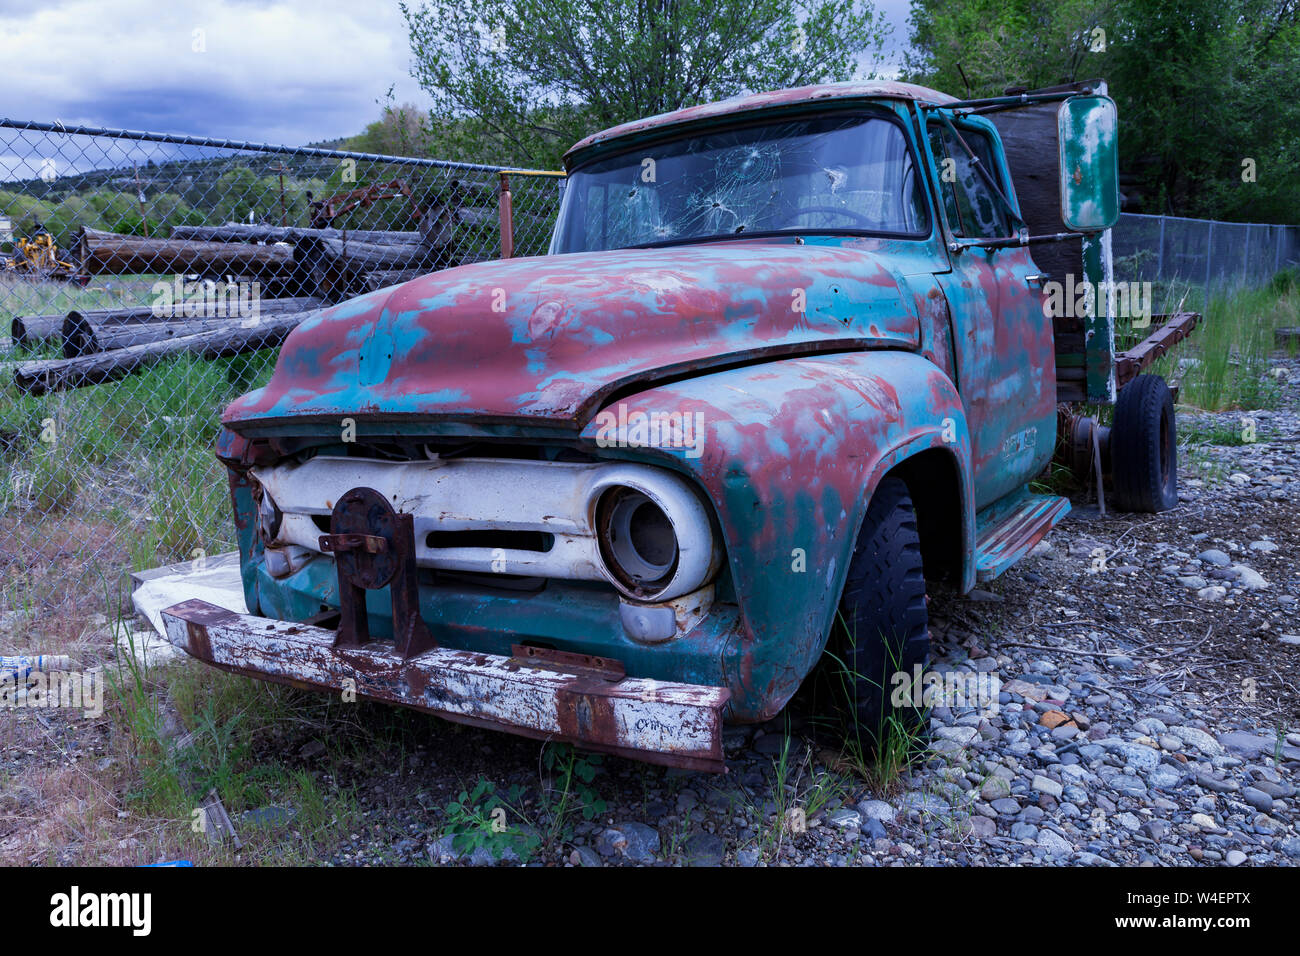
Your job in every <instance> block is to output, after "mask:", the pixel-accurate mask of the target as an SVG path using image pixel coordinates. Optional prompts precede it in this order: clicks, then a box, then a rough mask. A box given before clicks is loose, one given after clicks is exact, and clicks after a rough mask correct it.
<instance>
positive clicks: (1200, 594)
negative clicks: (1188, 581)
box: [1196, 584, 1228, 602]
mask: <svg viewBox="0 0 1300 956" xmlns="http://www.w3.org/2000/svg"><path fill="white" fill-rule="evenodd" d="M1227 596H1228V589H1227V588H1225V587H1221V586H1219V585H1217V584H1211V585H1210V586H1209V587H1206V588H1201V589H1200V590H1199V591H1197V592H1196V597H1197V599H1198V600H1201V601H1210V602H1214V601H1222V600H1223V599H1224V598H1225V597H1227Z"/></svg>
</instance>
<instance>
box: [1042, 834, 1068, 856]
mask: <svg viewBox="0 0 1300 956" xmlns="http://www.w3.org/2000/svg"><path fill="white" fill-rule="evenodd" d="M1038 845H1039V846H1041V847H1042V848H1043V849H1045V850H1046V851H1047V853H1048V855H1049V856H1064V855H1066V854H1068V853H1072V852H1074V846H1073V845H1072V844H1071V843H1070V842H1069V841H1068V840H1066V839H1065V837H1063V836H1061V835H1060V834H1059V833H1057V832H1056V831H1055V830H1041V831H1039V834H1038Z"/></svg>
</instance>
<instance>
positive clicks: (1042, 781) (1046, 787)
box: [1030, 776, 1062, 800]
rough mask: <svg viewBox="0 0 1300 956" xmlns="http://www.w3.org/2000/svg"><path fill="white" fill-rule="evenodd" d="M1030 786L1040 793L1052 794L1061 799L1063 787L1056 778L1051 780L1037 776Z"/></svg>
mask: <svg viewBox="0 0 1300 956" xmlns="http://www.w3.org/2000/svg"><path fill="white" fill-rule="evenodd" d="M1030 786H1031V787H1032V788H1033V789H1034V790H1037V791H1038V792H1040V793H1047V794H1051V795H1052V796H1053V797H1055V798H1056V799H1058V800H1059V799H1061V793H1062V787H1061V785H1060V784H1059V783H1057V782H1056V781H1055V780H1049V779H1048V778H1047V777H1043V776H1036V777H1034V781H1033V783H1031V784H1030Z"/></svg>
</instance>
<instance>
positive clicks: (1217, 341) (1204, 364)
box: [1119, 268, 1300, 411]
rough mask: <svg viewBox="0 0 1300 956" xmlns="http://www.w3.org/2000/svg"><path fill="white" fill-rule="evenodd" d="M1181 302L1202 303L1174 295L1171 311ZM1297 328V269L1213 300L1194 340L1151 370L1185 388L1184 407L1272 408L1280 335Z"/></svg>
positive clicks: (1299, 307) (1167, 304)
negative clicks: (1273, 361) (1273, 362)
mask: <svg viewBox="0 0 1300 956" xmlns="http://www.w3.org/2000/svg"><path fill="white" fill-rule="evenodd" d="M1180 301H1187V302H1188V303H1194V302H1199V299H1198V297H1197V296H1196V295H1194V294H1193V295H1187V294H1183V295H1182V296H1181V297H1180V296H1179V294H1178V293H1176V292H1172V291H1171V292H1169V293H1168V294H1167V297H1166V301H1165V306H1164V309H1165V311H1172V310H1173V309H1174V308H1176V307H1177V306H1178V305H1179V302H1180ZM1187 307H1188V308H1192V309H1195V308H1198V305H1196V304H1190V305H1188V306H1187ZM1295 326H1300V270H1297V269H1294V268H1293V269H1291V270H1287V271H1283V272H1280V273H1278V275H1277V276H1275V277H1274V279H1273V281H1272V282H1270V283H1269V284H1268V285H1265V286H1263V287H1261V288H1257V289H1242V290H1238V291H1235V292H1229V293H1221V294H1217V295H1215V296H1213V297H1212V298H1211V299H1210V302H1209V305H1208V307H1207V308H1206V312H1205V315H1204V319H1203V321H1202V323H1201V324H1200V325H1198V326H1197V328H1196V330H1195V331H1194V332H1193V334H1192V336H1191V338H1189V339H1188V340H1186V341H1184V342H1182V343H1180V344H1179V345H1178V346H1176V347H1175V348H1174V350H1173V351H1172V352H1171V353H1170V354H1169V355H1166V356H1165V357H1163V358H1161V359H1160V360H1159V361H1157V362H1156V363H1155V365H1154V366H1153V367H1152V368H1151V371H1152V372H1154V373H1156V374H1159V375H1163V376H1164V377H1165V380H1166V381H1168V382H1169V383H1170V384H1171V385H1172V384H1176V385H1178V386H1179V402H1180V403H1182V404H1186V405H1191V406H1194V407H1196V408H1200V409H1204V410H1207V411H1229V410H1233V409H1243V410H1250V409H1259V408H1272V407H1274V406H1275V405H1276V403H1277V400H1278V397H1279V395H1280V387H1279V385H1278V383H1277V381H1276V380H1275V379H1273V378H1272V377H1271V376H1269V375H1268V367H1269V357H1270V355H1271V354H1272V353H1273V351H1274V332H1275V330H1277V329H1279V328H1284V327H1295ZM1129 334H1132V333H1129ZM1124 335H1125V330H1123V329H1121V330H1119V337H1120V339H1121V340H1122V339H1123V338H1124Z"/></svg>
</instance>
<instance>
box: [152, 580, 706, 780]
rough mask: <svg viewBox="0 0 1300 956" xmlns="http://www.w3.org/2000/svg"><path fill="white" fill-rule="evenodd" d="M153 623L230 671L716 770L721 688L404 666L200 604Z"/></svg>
mask: <svg viewBox="0 0 1300 956" xmlns="http://www.w3.org/2000/svg"><path fill="white" fill-rule="evenodd" d="M162 619H163V625H164V628H165V630H166V636H167V640H168V641H169V642H171V643H172V644H174V645H175V646H177V647H179V648H180V649H182V650H184V651H186V652H187V653H188V654H190V655H191V656H192V657H195V658H198V659H199V660H201V661H204V662H206V663H208V664H211V665H212V666H214V667H218V668H220V669H222V670H226V671H231V672H232V673H238V674H244V675H246V676H249V677H255V678H259V679H262V680H270V681H276V682H279V683H286V684H292V685H295V686H302V685H309V686H312V687H315V688H318V689H322V690H329V691H334V692H343V691H345V690H353V691H355V694H356V696H357V697H365V698H369V699H371V700H377V701H382V702H384V703H389V704H397V705H401V706H406V707H413V708H415V709H417V710H423V711H427V712H429V713H435V714H438V715H440V716H443V717H446V718H447V719H448V720H453V721H456V722H458V723H464V724H470V725H473V726H480V727H491V728H495V729H500V730H506V731H509V732H511V733H516V734H521V735H523V736H526V737H534V738H537V739H543V740H561V741H566V742H568V743H572V744H577V745H579V746H582V747H586V748H588V749H591V750H598V751H602V752H605V753H612V754H618V755H621V756H625V757H630V758H633V759H636V760H644V761H648V762H651V763H658V764H664V765H667V766H674V767H683V768H687V769H692V770H704V771H712V772H725V771H726V764H725V762H724V758H723V753H722V712H723V709H724V707H725V706H726V703H727V700H728V698H729V697H730V692H729V691H728V690H727V689H726V688H724V687H711V686H706V685H701V684H683V683H670V682H663V681H656V680H649V679H644V678H631V677H623V678H621V679H617V680H614V679H611V678H610V677H609V676H608V675H603V674H601V673H600V672H599V669H598V668H595V667H592V668H586V667H581V666H572V667H568V666H553V665H550V664H540V665H539V664H538V663H536V662H535V661H532V660H525V659H523V658H522V657H521V656H519V655H511V656H504V655H499V654H484V653H479V652H476V651H466V650H454V649H450V648H434V649H432V650H428V651H425V652H424V653H421V654H419V655H417V656H415V657H413V658H411V659H410V660H403V659H402V657H401V656H400V655H399V654H398V653H397V652H396V651H395V650H394V649H393V648H392V646H391V645H388V644H384V643H371V644H367V645H364V646H362V647H354V648H341V647H340V648H336V647H334V640H335V637H336V636H337V635H336V633H335V632H334V631H330V630H326V629H324V628H319V627H313V626H310V625H307V624H295V623H291V622H287V621H277V620H272V619H270V618H264V617H256V616H253V615H248V614H236V613H234V612H233V611H227V610H225V609H223V608H219V607H216V606H215V605H212V604H209V603H207V602H206V601H197V600H195V601H185V602H183V603H181V604H177V605H174V606H172V607H170V608H167V609H166V610H164V611H163V612H162ZM348 682H351V683H348Z"/></svg>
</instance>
